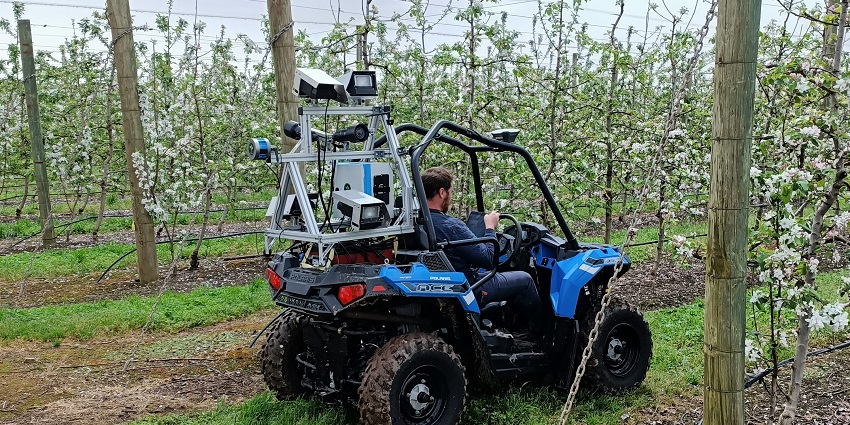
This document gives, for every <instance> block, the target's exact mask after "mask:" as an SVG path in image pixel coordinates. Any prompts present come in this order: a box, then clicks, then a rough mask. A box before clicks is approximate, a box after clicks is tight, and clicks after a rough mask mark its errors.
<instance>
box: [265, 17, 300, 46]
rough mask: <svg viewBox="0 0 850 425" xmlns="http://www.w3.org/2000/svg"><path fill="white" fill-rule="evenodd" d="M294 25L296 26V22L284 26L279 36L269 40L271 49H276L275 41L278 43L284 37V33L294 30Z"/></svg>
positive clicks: (278, 33) (276, 35)
mask: <svg viewBox="0 0 850 425" xmlns="http://www.w3.org/2000/svg"><path fill="white" fill-rule="evenodd" d="M293 25H295V21H289V23H288V24H286V25H284V26H283V28H281V29H280V31H278V32H277V34H275V35H274V37H272V38H271V39H269V48H272V47H274V43H275V41H277V39H278V38H280V36H282V35H283V33H285V32H286V31H289V29H290V28H292V26H293Z"/></svg>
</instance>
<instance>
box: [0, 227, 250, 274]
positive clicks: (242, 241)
mask: <svg viewBox="0 0 850 425" xmlns="http://www.w3.org/2000/svg"><path fill="white" fill-rule="evenodd" d="M262 237H263V236H262V235H247V236H236V237H231V238H222V239H210V240H205V241H204V242H203V244H202V245H201V250H200V251H199V255H200V256H201V257H202V258H208V257H221V256H223V255H233V254H257V253H261V252H262V250H263V240H262ZM194 247H195V243H194V242H190V243H187V244H186V246H185V247H184V248H183V251H182V255H181V257H182V258H189V256H191V254H192V251H193V250H194ZM134 248H135V245H133V244H117V243H107V244H103V245H98V246H93V247H86V248H76V249H49V250H46V251H43V252H21V253H17V254H11V255H6V256H3V257H0V280H5V281H15V280H20V279H23V277H24V276H25V275H27V270H29V277H37V278H38V277H41V278H47V277H55V276H68V275H85V274H89V273H102V272H103V271H105V270H106V268H107V267H109V266H110V265H111V264H112V263H113V262H114V261H115V260H117V259H118V258H119V257H121V256H122V255H124V254H126V253H127V252H129V251H131V250H133V249H134ZM176 248H177V247H175V249H176ZM156 250H157V258H158V259H159V261H160V263H167V262H169V261H171V258H172V256H171V251H170V247H169V245H168V244H159V245H157V249H156ZM135 262H136V257H135V256H134V255H128V256H127V257H126V258H124V259H123V260H121V261H119V262H118V264H117V265H116V267H119V268H120V267H127V266H130V265H132V264H135ZM30 263H32V267H30Z"/></svg>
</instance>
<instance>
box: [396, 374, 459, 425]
mask: <svg viewBox="0 0 850 425" xmlns="http://www.w3.org/2000/svg"><path fill="white" fill-rule="evenodd" d="M448 400H449V386H448V382H447V381H446V379H445V377H444V375H443V373H442V372H440V370H439V369H438V368H437V367H436V366H432V365H423V366H419V367H418V368H416V369H414V370H413V372H411V373H410V375H408V376H407V379H405V380H404V384H403V385H402V387H401V393H400V394H399V404H400V407H401V409H400V410H401V414H402V417H403V418H404V420H405V421H406V422H407V423H411V424H434V423H438V422H439V421H440V419H441V418H442V416H443V413H444V411H445V409H446V405H447V404H448Z"/></svg>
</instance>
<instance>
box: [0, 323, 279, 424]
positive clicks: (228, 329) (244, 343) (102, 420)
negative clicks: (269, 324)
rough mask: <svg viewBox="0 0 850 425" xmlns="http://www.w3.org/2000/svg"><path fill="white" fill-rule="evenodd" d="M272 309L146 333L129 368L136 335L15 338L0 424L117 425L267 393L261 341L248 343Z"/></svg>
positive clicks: (7, 358) (3, 360)
mask: <svg viewBox="0 0 850 425" xmlns="http://www.w3.org/2000/svg"><path fill="white" fill-rule="evenodd" d="M273 316H274V314H273V312H268V311H267V312H264V313H262V314H255V315H252V316H250V317H247V318H243V319H238V320H234V321H230V322H226V323H221V324H217V325H213V326H209V327H203V328H197V329H192V330H188V331H184V332H180V333H178V334H175V335H170V334H156V335H148V336H147V337H146V338H145V340H144V343H143V344H142V345H141V346H140V348H139V351H138V354H137V356H136V358H137V359H138V361H136V362H134V363H131V364H130V365H129V368H128V369H127V371H124V364H125V361H126V359H128V358H129V354H130V352H131V351H132V347H133V345H134V344H135V342H136V339H137V338H138V335H136V334H133V335H126V336H123V337H119V338H113V339H93V340H89V341H85V342H73V341H63V342H62V344H61V345H59V346H58V347H54V346H53V345H51V344H48V343H36V342H21V341H14V342H12V343H10V344H9V345H7V346H0V380H2V381H3V384H2V385H0V421H2V422H4V423H8V424H46V423H51V424H54V423H56V424H115V423H121V422H125V421H129V420H134V419H138V418H140V417H142V416H143V415H146V414H165V413H170V412H185V411H193V410H203V409H212V408H214V407H215V405H216V402H217V400H219V399H223V400H224V401H226V402H228V403H236V402H240V401H242V400H245V399H247V398H250V397H253V396H254V395H256V394H257V393H259V392H261V391H262V390H263V389H265V384H263V380H262V375H261V374H260V371H259V362H258V360H257V359H258V357H257V356H258V353H259V347H260V346H261V343H258V344H257V345H255V346H254V348H248V343H249V342H250V340H251V339H252V338H253V336H254V335H255V334H256V332H257V331H258V330H259V329H262V327H263V326H264V325H265V323H266V321H268V320H269V319H271V318H272V317H273Z"/></svg>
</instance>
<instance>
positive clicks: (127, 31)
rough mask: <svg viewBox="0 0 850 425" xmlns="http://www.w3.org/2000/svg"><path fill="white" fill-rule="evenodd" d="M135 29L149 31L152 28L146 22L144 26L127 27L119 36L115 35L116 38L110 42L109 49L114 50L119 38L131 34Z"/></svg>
mask: <svg viewBox="0 0 850 425" xmlns="http://www.w3.org/2000/svg"><path fill="white" fill-rule="evenodd" d="M133 30H139V31H149V30H150V27H148V24H144V25H142V26H140V27H130V28H127V29H126V30H124V32H122V33H121V34H118V37H115V39H114V40H112V43H110V44H109V50H113V49H115V44H116V43H118V40H120V39H121V38H122V37H124V36H125V35H127V34H129V33H131V32H133Z"/></svg>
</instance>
